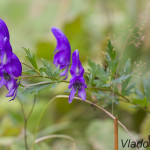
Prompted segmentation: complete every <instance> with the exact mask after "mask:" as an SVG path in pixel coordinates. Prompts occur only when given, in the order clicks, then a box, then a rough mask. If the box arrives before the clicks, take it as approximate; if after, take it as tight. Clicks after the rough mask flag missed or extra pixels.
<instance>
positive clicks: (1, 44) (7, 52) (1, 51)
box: [0, 19, 12, 66]
mask: <svg viewBox="0 0 150 150" xmlns="http://www.w3.org/2000/svg"><path fill="white" fill-rule="evenodd" d="M11 56H12V47H11V45H10V42H9V31H8V28H7V26H6V24H5V22H4V21H3V20H2V19H0V62H1V64H0V66H1V65H2V64H6V63H7V61H9V58H10V57H11Z"/></svg>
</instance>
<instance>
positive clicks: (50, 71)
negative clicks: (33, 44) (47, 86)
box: [41, 59, 53, 77]
mask: <svg viewBox="0 0 150 150" xmlns="http://www.w3.org/2000/svg"><path fill="white" fill-rule="evenodd" d="M41 60H42V62H43V65H44V66H45V73H46V74H47V75H48V76H49V77H53V69H52V67H51V64H50V63H48V62H47V61H46V60H44V59H41Z"/></svg>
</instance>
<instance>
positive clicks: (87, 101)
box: [56, 95, 139, 150]
mask: <svg viewBox="0 0 150 150" xmlns="http://www.w3.org/2000/svg"><path fill="white" fill-rule="evenodd" d="M56 98H67V99H68V98H69V96H67V95H58V96H56ZM74 99H76V100H79V101H82V102H83V100H82V99H81V98H79V97H74ZM85 102H86V103H88V104H90V105H92V106H95V107H97V108H99V109H101V110H102V111H103V112H105V113H106V114H107V115H108V116H109V117H110V118H112V119H113V120H115V118H116V117H115V116H113V115H112V114H111V113H110V112H108V111H107V110H106V109H104V108H102V107H101V106H99V105H97V104H95V103H93V102H91V101H89V100H85ZM118 124H119V125H120V126H121V127H122V128H123V129H124V130H125V131H126V132H127V133H128V134H129V136H130V137H131V138H132V139H133V140H134V142H135V143H136V144H137V141H136V140H135V138H134V137H133V135H132V134H131V133H130V131H129V130H128V129H127V128H126V127H125V125H123V124H122V123H121V122H120V121H119V120H118ZM137 149H138V150H139V148H137Z"/></svg>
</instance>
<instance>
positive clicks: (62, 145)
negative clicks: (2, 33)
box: [0, 0, 150, 150]
mask: <svg viewBox="0 0 150 150" xmlns="http://www.w3.org/2000/svg"><path fill="white" fill-rule="evenodd" d="M0 18H2V19H3V20H4V21H5V22H6V24H7V26H8V28H9V31H10V38H11V39H10V40H11V45H12V47H13V51H14V53H15V54H16V55H17V56H18V57H19V58H20V60H21V61H22V62H26V58H25V52H24V50H23V49H22V47H26V48H30V50H31V51H32V53H35V54H36V57H37V58H38V59H39V60H40V59H41V58H44V59H47V60H49V61H51V62H52V61H53V56H54V54H53V51H54V49H55V46H56V41H55V38H54V36H53V35H52V33H51V27H53V26H56V27H58V28H60V29H61V30H62V31H63V32H64V33H65V34H66V36H67V37H68V39H69V41H70V44H71V48H72V51H74V50H75V49H78V50H79V52H80V59H81V61H82V64H83V66H84V67H85V70H87V59H88V58H90V59H92V60H94V61H95V62H97V63H101V62H102V60H103V58H104V54H103V50H104V49H105V46H106V40H107V39H108V38H110V39H111V40H112V43H113V45H114V47H115V48H116V50H117V55H118V57H119V56H122V57H121V60H120V71H121V68H122V67H123V64H124V61H126V60H127V59H128V58H131V61H132V63H133V64H134V66H133V69H134V72H135V78H134V80H135V82H136V83H137V86H140V82H139V81H140V80H139V79H141V77H143V76H145V75H147V74H148V73H149V66H150V61H149V59H150V28H149V27H150V3H149V0H142V1H141V0H111V1H110V0H55V1H54V0H0ZM131 31H133V34H130V33H131ZM127 39H128V41H127ZM126 41H127V44H125V43H126ZM125 45H126V48H125V49H124V47H125ZM39 65H40V63H39ZM23 69H26V68H25V67H24V66H23ZM37 81H38V80H37ZM26 82H28V81H24V83H26ZM64 89H66V90H67V85H66V84H59V86H58V87H56V88H54V89H48V88H47V89H45V90H43V91H42V92H40V95H38V97H37V102H36V105H35V108H34V111H33V114H32V115H31V118H30V119H29V122H28V129H27V133H28V136H29V138H28V141H29V143H30V144H31V141H32V140H33V138H34V135H35V133H36V125H37V121H38V119H39V116H40V113H41V112H42V110H43V108H44V106H45V105H46V104H47V103H48V101H50V100H51V99H52V98H53V97H54V96H55V95H58V94H64ZM6 93H7V91H6V89H5V88H4V87H3V88H1V89H0V150H25V147H24V139H23V116H22V112H21V108H20V105H19V101H18V100H17V99H16V100H14V101H12V102H8V100H9V99H7V98H5V94H6ZM19 93H20V92H19ZM19 96H20V99H22V101H23V105H24V107H25V111H26V113H27V112H29V111H30V109H31V107H32V103H33V95H23V96H22V95H21V93H20V94H19ZM87 99H90V96H88V97H87ZM106 109H108V110H109V111H110V112H111V106H108V107H106ZM114 115H117V116H118V117H119V119H120V120H121V121H122V123H123V124H125V125H126V127H127V128H128V129H129V130H130V131H131V132H132V133H133V134H134V135H135V137H137V139H140V138H146V139H147V135H148V134H150V115H148V114H147V113H146V112H144V111H143V110H137V109H134V108H132V106H130V105H127V104H124V103H120V104H119V105H114ZM37 134H38V136H39V137H41V136H45V135H51V134H65V135H69V136H71V137H72V138H73V139H74V140H75V143H76V150H113V121H112V120H111V119H110V118H108V117H107V116H106V115H105V114H104V113H103V112H102V111H100V110H98V109H96V110H95V109H93V107H91V106H90V105H87V104H84V103H80V102H75V101H74V102H73V103H72V104H68V102H67V99H61V100H60V99H59V100H56V101H54V102H53V103H52V104H51V105H49V106H48V109H47V110H46V113H45V114H44V116H43V118H42V120H41V123H40V126H39V131H38V133H37ZM127 138H130V137H129V136H128V134H127V133H126V132H125V131H124V130H123V129H121V128H120V129H119V144H121V142H120V139H127ZM35 149H36V150H40V149H43V150H71V149H72V142H70V141H69V140H66V139H64V138H53V139H49V140H46V141H44V142H41V143H39V144H37V145H36V147H35ZM119 149H122V147H121V145H120V148H119Z"/></svg>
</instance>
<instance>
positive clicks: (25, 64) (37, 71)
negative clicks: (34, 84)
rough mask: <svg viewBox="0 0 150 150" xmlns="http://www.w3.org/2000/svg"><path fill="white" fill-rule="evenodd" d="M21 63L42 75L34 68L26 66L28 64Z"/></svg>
mask: <svg viewBox="0 0 150 150" xmlns="http://www.w3.org/2000/svg"><path fill="white" fill-rule="evenodd" d="M21 63H22V64H23V65H25V66H27V67H29V68H30V69H33V70H34V71H35V72H36V73H37V74H38V75H40V73H39V72H38V71H37V70H36V69H34V68H33V67H31V66H29V65H28V64H26V63H23V62H21Z"/></svg>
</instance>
